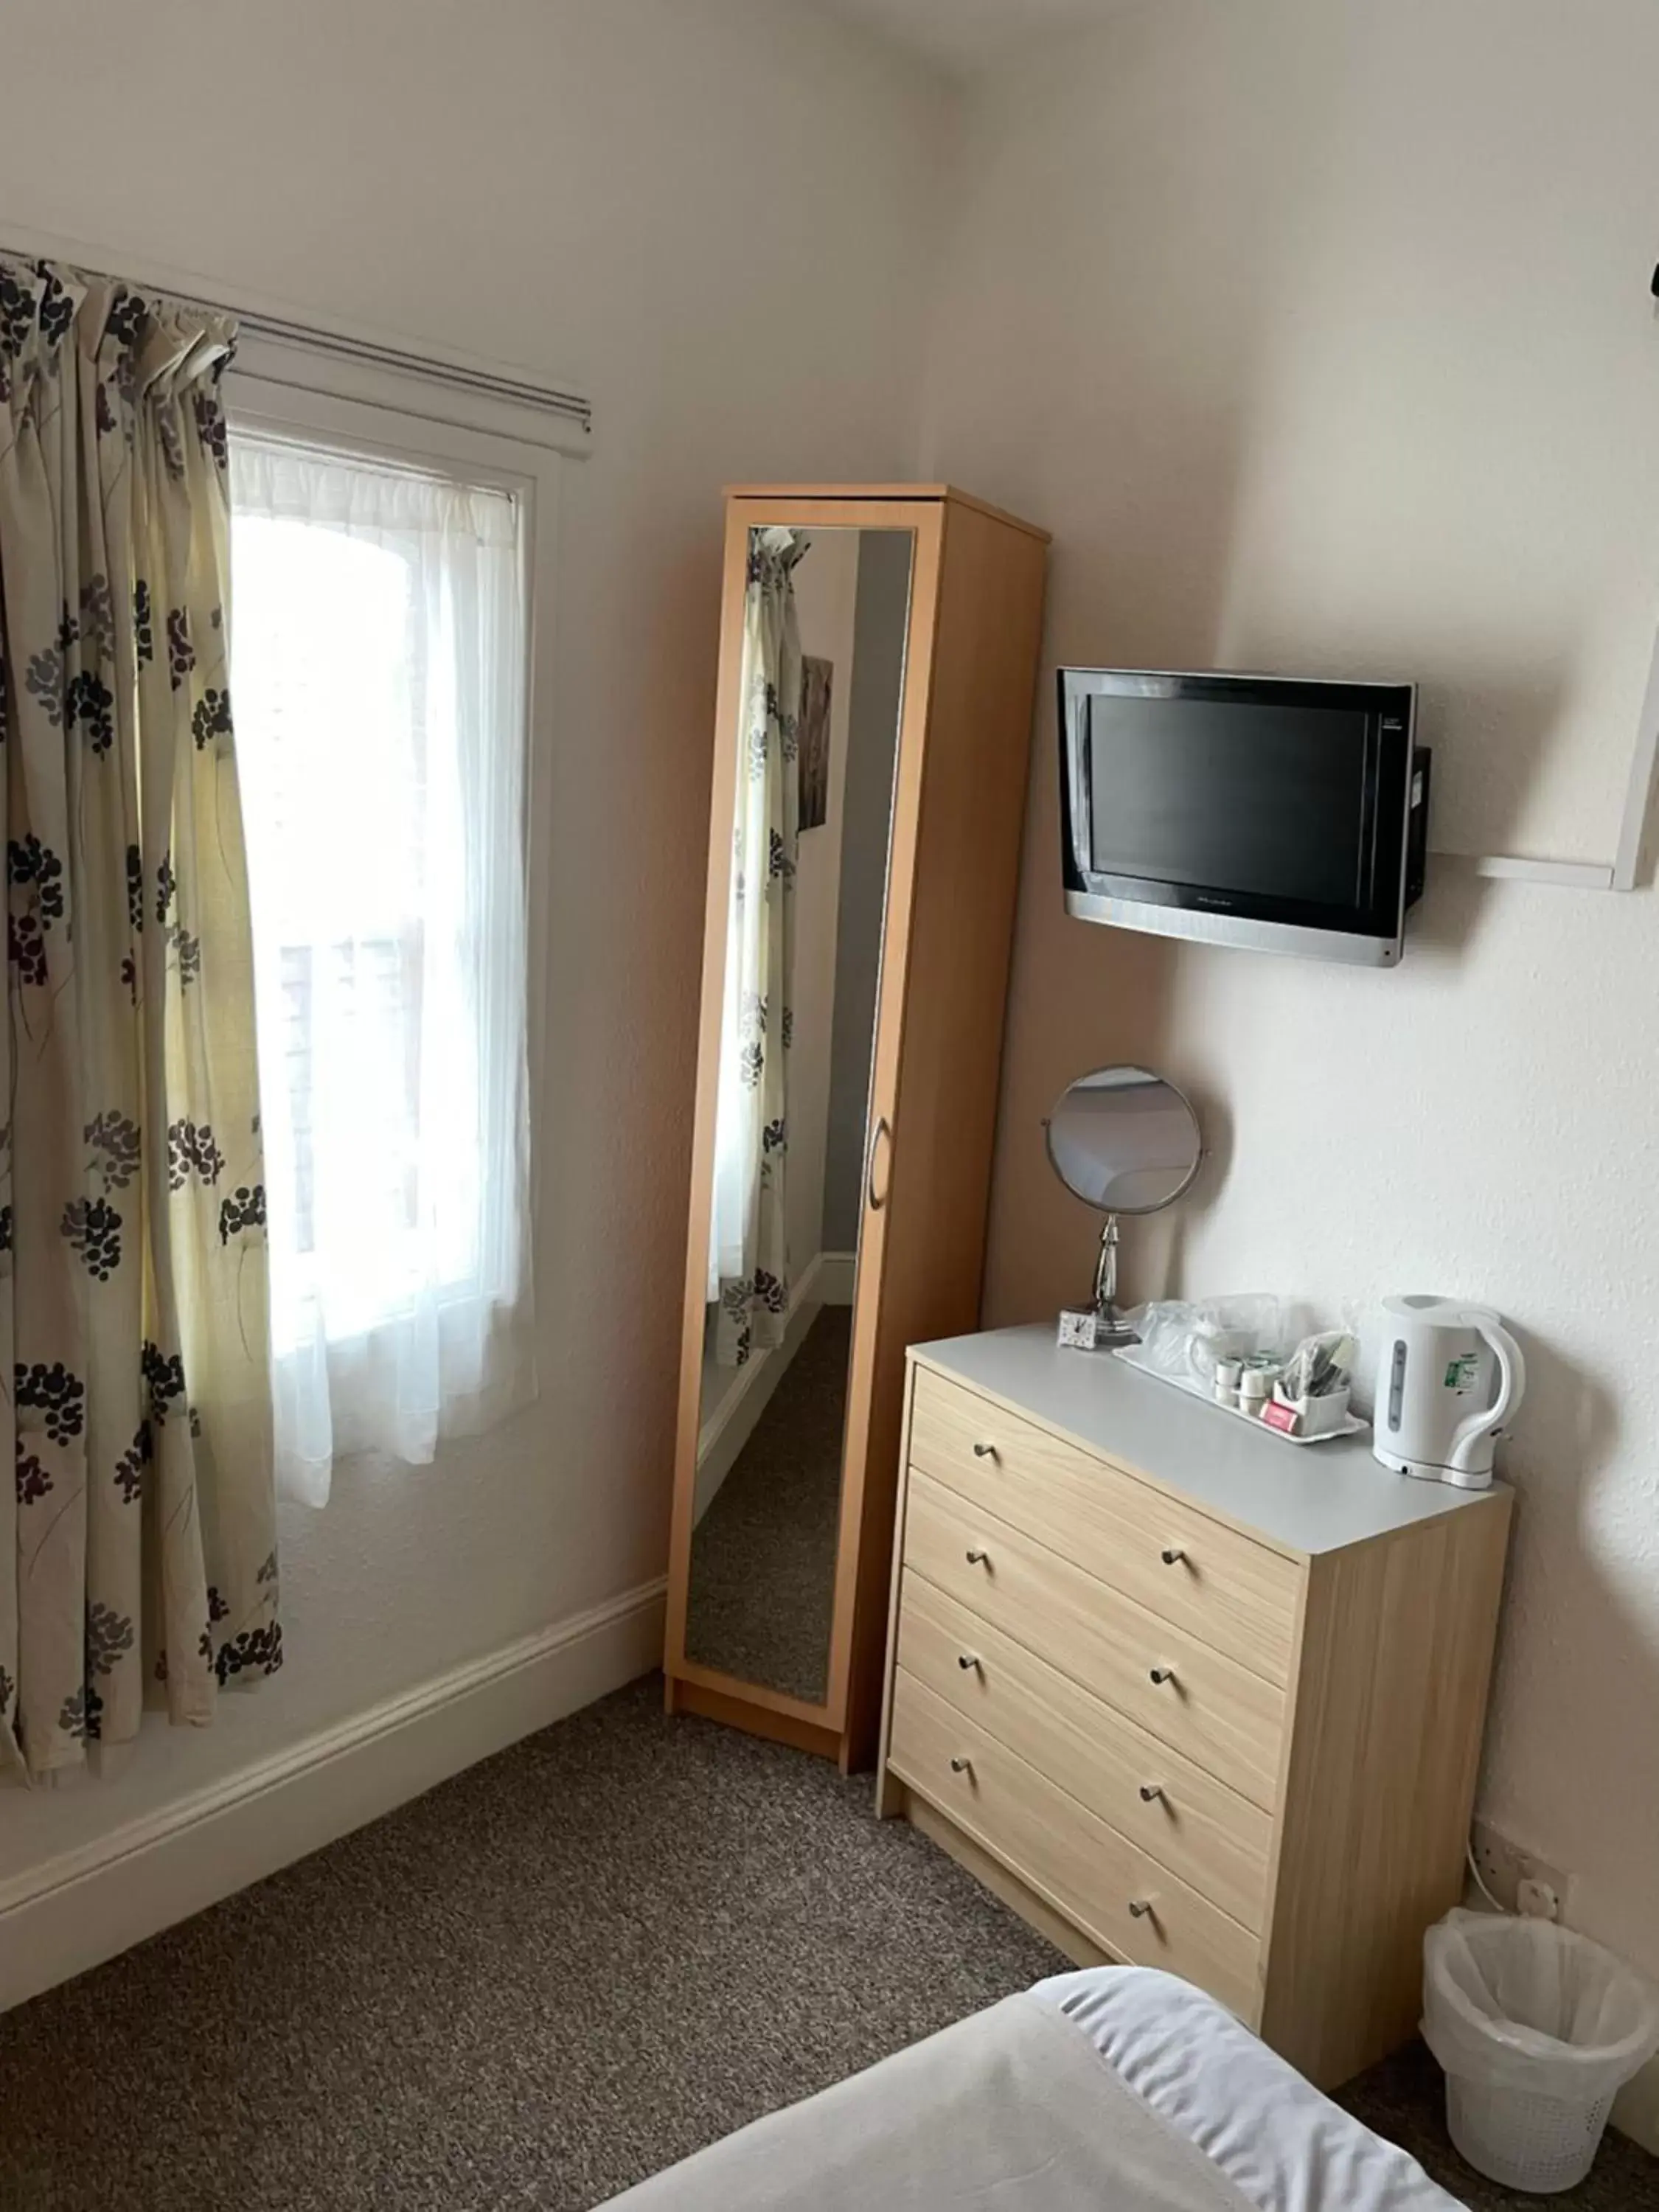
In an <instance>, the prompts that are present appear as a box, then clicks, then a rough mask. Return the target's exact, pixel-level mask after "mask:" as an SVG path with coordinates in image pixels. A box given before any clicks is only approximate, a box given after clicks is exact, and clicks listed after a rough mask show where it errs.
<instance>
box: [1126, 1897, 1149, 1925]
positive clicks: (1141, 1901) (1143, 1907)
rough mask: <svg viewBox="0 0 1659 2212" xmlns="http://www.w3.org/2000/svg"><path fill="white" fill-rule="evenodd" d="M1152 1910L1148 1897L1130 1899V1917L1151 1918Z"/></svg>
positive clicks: (1135, 1918)
mask: <svg viewBox="0 0 1659 2212" xmlns="http://www.w3.org/2000/svg"><path fill="white" fill-rule="evenodd" d="M1129 1917H1130V1919H1131V1920H1146V1919H1149V1918H1150V1917H1152V1905H1151V1902H1150V1901H1149V1899H1146V1898H1144V1897H1132V1898H1131V1899H1129Z"/></svg>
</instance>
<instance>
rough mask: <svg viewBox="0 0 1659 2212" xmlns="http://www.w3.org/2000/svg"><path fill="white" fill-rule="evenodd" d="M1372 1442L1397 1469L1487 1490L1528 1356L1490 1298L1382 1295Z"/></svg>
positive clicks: (1519, 1392)
mask: <svg viewBox="0 0 1659 2212" xmlns="http://www.w3.org/2000/svg"><path fill="white" fill-rule="evenodd" d="M1383 1322H1384V1326H1383V1347H1382V1350H1381V1352H1380V1353H1379V1354H1378V1357H1377V1363H1376V1405H1375V1407H1374V1408H1373V1411H1372V1417H1371V1449H1372V1450H1373V1452H1375V1454H1376V1456H1377V1458H1378V1459H1380V1460H1381V1461H1382V1462H1383V1466H1384V1467H1391V1468H1393V1469H1394V1470H1395V1474H1415V1475H1418V1476H1420V1477H1421V1478H1422V1480H1425V1481H1426V1482H1455V1483H1456V1484H1457V1485H1458V1486H1459V1487H1460V1488H1462V1489H1464V1490H1485V1489H1486V1486H1488V1484H1489V1483H1490V1482H1491V1480H1492V1457H1493V1454H1494V1452H1495V1449H1496V1447H1497V1443H1498V1436H1499V1434H1500V1433H1501V1431H1502V1425H1503V1424H1504V1423H1505V1422H1507V1421H1508V1419H1509V1418H1510V1415H1511V1414H1512V1413H1514V1412H1515V1410H1516V1407H1517V1406H1519V1404H1520V1403H1521V1400H1522V1396H1523V1395H1524V1394H1525V1391H1526V1388H1527V1364H1526V1362H1525V1360H1524V1359H1523V1358H1522V1357H1521V1347H1520V1346H1519V1345H1518V1344H1517V1343H1516V1340H1515V1339H1514V1338H1513V1337H1512V1336H1511V1335H1510V1333H1509V1331H1508V1329H1506V1328H1504V1324H1503V1322H1501V1321H1500V1320H1499V1319H1498V1316H1497V1315H1496V1314H1495V1313H1493V1312H1492V1310H1491V1308H1490V1307H1489V1306H1468V1305H1463V1304H1460V1302H1459V1301H1458V1300H1457V1299H1455V1298H1428V1297H1405V1298H1384V1299H1383Z"/></svg>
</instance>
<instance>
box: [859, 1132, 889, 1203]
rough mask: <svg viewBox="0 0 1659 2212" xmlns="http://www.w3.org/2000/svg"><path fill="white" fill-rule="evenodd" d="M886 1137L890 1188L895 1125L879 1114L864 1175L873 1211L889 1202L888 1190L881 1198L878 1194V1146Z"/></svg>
mask: <svg viewBox="0 0 1659 2212" xmlns="http://www.w3.org/2000/svg"><path fill="white" fill-rule="evenodd" d="M884 1137H885V1138H886V1139H887V1150H888V1155H889V1158H888V1184H889V1188H891V1183H892V1160H891V1155H892V1150H893V1125H892V1123H891V1122H890V1121H889V1120H888V1118H887V1116H886V1115H884V1114H878V1115H877V1116H876V1126H875V1127H874V1128H873V1129H872V1130H871V1132H870V1164H869V1165H868V1167H867V1168H866V1170H865V1176H864V1195H865V1197H866V1199H867V1200H869V1204H870V1211H871V1212H872V1213H879V1212H881V1209H882V1207H883V1206H885V1205H886V1203H887V1196H888V1194H887V1191H885V1190H884V1191H883V1193H882V1194H881V1196H880V1197H879V1198H878V1197H877V1196H876V1147H877V1146H878V1145H879V1144H880V1142H881V1140H882V1139H883V1138H884Z"/></svg>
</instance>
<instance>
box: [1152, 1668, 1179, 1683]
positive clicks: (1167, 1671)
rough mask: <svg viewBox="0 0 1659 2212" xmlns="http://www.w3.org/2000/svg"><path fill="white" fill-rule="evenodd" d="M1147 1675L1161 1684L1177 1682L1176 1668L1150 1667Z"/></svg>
mask: <svg viewBox="0 0 1659 2212" xmlns="http://www.w3.org/2000/svg"><path fill="white" fill-rule="evenodd" d="M1146 1673H1147V1676H1148V1678H1149V1679H1150V1680H1152V1681H1154V1682H1158V1683H1160V1684H1162V1683H1164V1682H1173V1681H1174V1680H1175V1668H1173V1667H1149V1668H1147V1669H1146Z"/></svg>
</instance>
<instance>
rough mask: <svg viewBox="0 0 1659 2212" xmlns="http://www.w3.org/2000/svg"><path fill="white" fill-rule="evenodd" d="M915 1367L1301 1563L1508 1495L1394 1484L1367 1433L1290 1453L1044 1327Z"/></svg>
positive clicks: (948, 1347)
mask: <svg viewBox="0 0 1659 2212" xmlns="http://www.w3.org/2000/svg"><path fill="white" fill-rule="evenodd" d="M910 1357H911V1358H912V1359H914V1360H915V1361H916V1362H917V1363H918V1364H920V1365H921V1366H923V1367H928V1368H932V1369H933V1370H934V1371H935V1372H936V1373H938V1374H940V1375H945V1376H950V1377H951V1379H952V1380H953V1381H955V1382H957V1383H963V1384H965V1385H966V1386H967V1388H968V1389H970V1390H976V1391H978V1392H980V1393H981V1395H983V1396H985V1397H987V1398H992V1399H994V1400H996V1401H997V1402H998V1403H999V1404H1000V1405H1003V1406H1005V1407H1007V1408H1008V1409H1009V1411H1010V1412H1012V1413H1024V1414H1025V1415H1026V1416H1027V1417H1028V1418H1029V1419H1032V1420H1035V1421H1038V1422H1040V1423H1042V1425H1044V1426H1045V1427H1047V1428H1049V1429H1052V1430H1054V1431H1057V1432H1059V1433H1060V1434H1062V1435H1064V1436H1066V1437H1069V1438H1070V1439H1071V1440H1072V1441H1073V1443H1079V1444H1082V1445H1083V1446H1084V1447H1085V1449H1088V1450H1091V1451H1095V1452H1098V1453H1099V1454H1100V1455H1101V1456H1102V1457H1103V1458H1105V1459H1109V1460H1111V1461H1113V1462H1115V1463H1116V1465H1118V1466H1119V1467H1121V1468H1125V1469H1127V1471H1128V1472H1129V1473H1130V1474H1139V1475H1141V1476H1143V1477H1144V1478H1145V1479H1146V1480H1147V1481H1149V1482H1151V1483H1152V1484H1153V1485H1154V1486H1158V1487H1161V1488H1164V1489H1168V1490H1170V1491H1172V1492H1177V1493H1178V1494H1179V1495H1181V1496H1182V1497H1183V1498H1188V1499H1190V1500H1191V1502H1192V1503H1193V1504H1195V1505H1198V1506H1200V1507H1201V1508H1205V1509H1207V1510H1209V1511H1211V1512H1212V1513H1214V1514H1215V1515H1216V1516H1217V1517H1218V1518H1219V1519H1222V1520H1225V1521H1228V1522H1231V1523H1232V1524H1233V1525H1234V1526H1235V1527H1236V1528H1242V1529H1243V1530H1244V1531H1245V1532H1246V1533H1247V1534H1254V1535H1256V1536H1258V1537H1261V1538H1262V1539H1264V1540H1265V1541H1267V1543H1269V1544H1271V1545H1273V1547H1275V1548H1276V1549H1278V1550H1279V1551H1284V1552H1289V1553H1292V1554H1294V1555H1297V1556H1300V1557H1302V1558H1308V1557H1311V1556H1313V1555H1314V1554H1316V1553H1322V1552H1340V1551H1343V1550H1345V1549H1346V1547H1348V1546H1350V1545H1352V1544H1364V1543H1370V1541H1373V1540H1374V1539H1376V1538H1378V1537H1383V1536H1389V1535H1392V1534H1395V1531H1396V1530H1398V1529H1401V1528H1408V1527H1410V1526H1412V1525H1413V1523H1415V1522H1423V1521H1433V1520H1437V1519H1438V1518H1439V1517H1440V1516H1442V1515H1443V1514H1447V1513H1456V1512H1459V1511H1462V1510H1466V1509H1467V1508H1468V1507H1470V1506H1472V1505H1478V1504H1480V1502H1481V1501H1482V1499H1490V1498H1502V1497H1504V1495H1505V1494H1506V1486H1505V1485H1504V1484H1503V1483H1494V1484H1493V1485H1492V1488H1491V1489H1490V1490H1459V1489H1457V1488H1455V1487H1454V1486H1453V1485H1451V1484H1449V1483H1443V1482H1420V1481H1418V1480H1415V1479H1414V1478H1413V1476H1411V1475H1407V1474H1394V1473H1392V1472H1391V1471H1390V1469H1389V1468H1385V1467H1383V1466H1382V1465H1381V1464H1380V1463H1379V1462H1377V1461H1376V1460H1375V1459H1373V1458H1372V1456H1371V1447H1370V1436H1369V1433H1367V1434H1366V1435H1364V1436H1353V1437H1332V1438H1331V1439H1330V1440H1329V1441H1328V1443H1317V1444H1305V1445H1296V1444H1290V1443H1285V1440H1284V1439H1283V1438H1282V1437H1276V1436H1274V1435H1273V1433H1272V1432H1271V1431H1268V1430H1265V1429H1261V1430H1258V1429H1255V1428H1250V1427H1248V1426H1247V1425H1245V1424H1244V1423H1243V1421H1241V1420H1238V1419H1235V1418H1234V1417H1233V1416H1232V1415H1231V1414H1229V1413H1226V1412H1225V1411H1224V1410H1223V1409H1222V1408H1221V1407H1218V1406H1207V1405H1206V1404H1205V1403H1204V1401H1202V1400H1201V1399H1199V1398H1194V1397H1189V1396H1188V1395H1187V1394H1186V1393H1185V1392H1183V1391H1181V1390H1178V1389H1176V1388H1175V1387H1174V1386H1173V1385H1172V1384H1170V1383H1160V1382H1159V1381H1158V1379H1157V1377H1156V1376H1151V1375H1142V1374H1138V1373H1137V1372H1136V1371H1135V1370H1134V1369H1133V1367H1128V1366H1126V1365H1125V1364H1124V1363H1123V1361H1122V1360H1121V1359H1114V1358H1113V1357H1112V1355H1111V1354H1110V1352H1072V1351H1067V1352H1062V1351H1060V1349H1059V1347H1058V1346H1056V1344H1055V1342H1054V1329H1053V1328H1052V1327H1050V1326H1048V1325H1034V1326H1031V1327H1028V1328H1000V1329H992V1330H990V1331H988V1332H987V1333H986V1334H981V1335H977V1336H954V1337H949V1338H946V1339H945V1340H944V1341H943V1342H941V1343H938V1344H919V1345H913V1346H911V1347H910Z"/></svg>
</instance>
